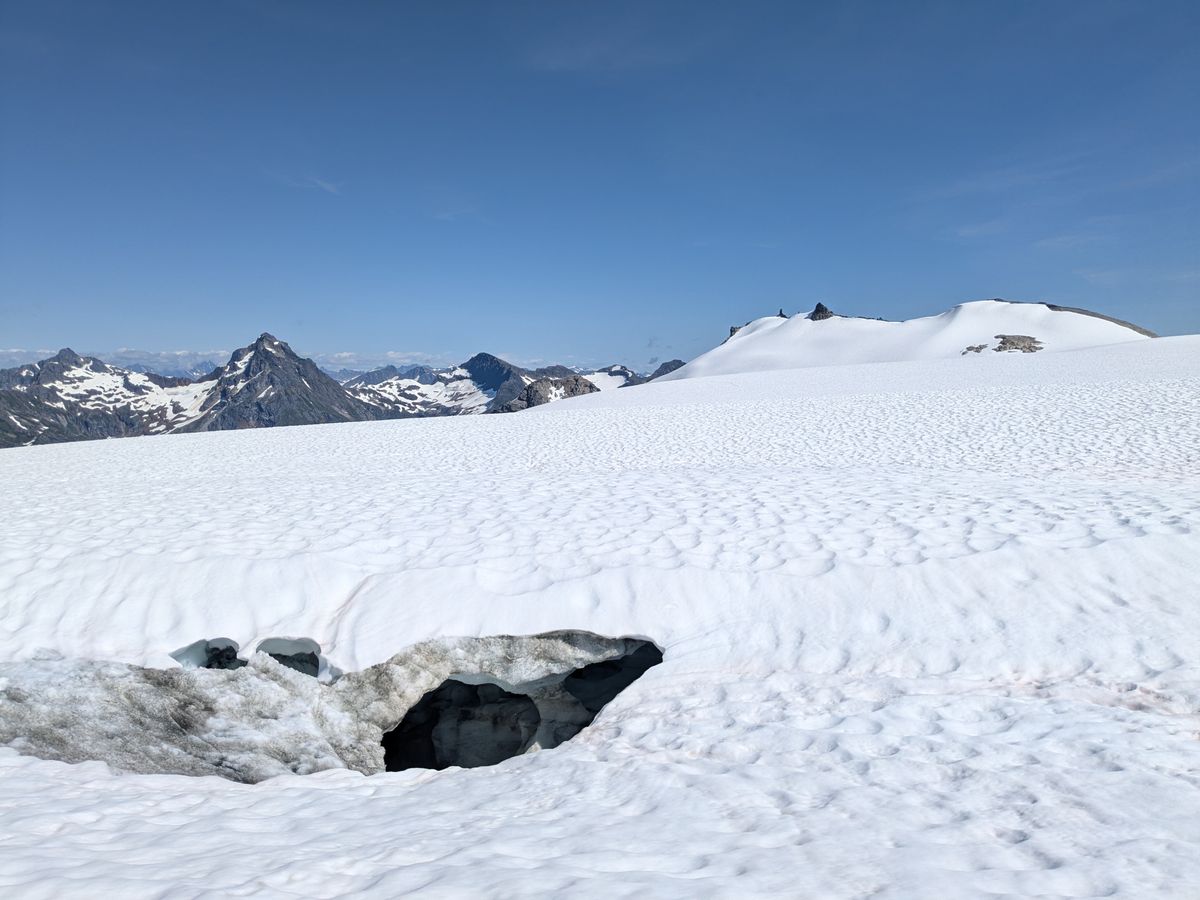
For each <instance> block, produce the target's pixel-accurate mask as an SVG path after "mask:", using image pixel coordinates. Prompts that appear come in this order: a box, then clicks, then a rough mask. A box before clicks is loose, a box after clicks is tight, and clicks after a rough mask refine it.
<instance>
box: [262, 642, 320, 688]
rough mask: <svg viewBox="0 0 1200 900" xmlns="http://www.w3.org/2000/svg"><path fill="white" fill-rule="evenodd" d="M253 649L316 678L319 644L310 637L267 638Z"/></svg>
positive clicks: (317, 673)
mask: <svg viewBox="0 0 1200 900" xmlns="http://www.w3.org/2000/svg"><path fill="white" fill-rule="evenodd" d="M254 649H255V652H257V653H265V654H267V656H269V657H271V659H273V660H275V662H277V663H279V664H280V665H282V666H287V667H288V668H289V669H295V670H296V671H297V672H301V673H303V674H304V675H311V676H312V677H313V678H316V677H317V676H318V675H319V674H320V672H321V645H320V644H318V643H317V642H316V641H314V640H312V639H311V638H267V639H266V640H263V641H260V642H259V645H258V646H257V647H255V648H254Z"/></svg>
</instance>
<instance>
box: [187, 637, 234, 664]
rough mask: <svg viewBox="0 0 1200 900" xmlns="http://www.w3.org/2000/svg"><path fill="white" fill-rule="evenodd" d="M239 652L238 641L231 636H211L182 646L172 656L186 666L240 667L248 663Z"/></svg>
mask: <svg viewBox="0 0 1200 900" xmlns="http://www.w3.org/2000/svg"><path fill="white" fill-rule="evenodd" d="M237 652H238V643H237V641H233V640H230V639H229V638H210V639H208V640H203V641H193V642H192V643H190V644H188V645H187V646H186V647H180V648H179V649H178V650H176V651H175V652H174V653H172V654H171V656H172V658H174V660H175V661H176V662H177V663H179V664H180V665H181V666H184V667H185V668H195V669H240V668H241V667H242V666H244V665H246V661H245V660H244V659H239V658H238V655H237Z"/></svg>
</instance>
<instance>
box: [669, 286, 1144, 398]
mask: <svg viewBox="0 0 1200 900" xmlns="http://www.w3.org/2000/svg"><path fill="white" fill-rule="evenodd" d="M1153 336H1154V335H1153V333H1152V332H1149V331H1147V330H1146V329H1144V328H1140V327H1138V326H1136V325H1132V324H1130V323H1128V322H1124V321H1122V320H1120V319H1114V318H1112V317H1110V316H1105V315H1103V314H1100V313H1093V312H1090V311H1088V310H1078V309H1072V308H1068V307H1062V306H1055V305H1053V304H1047V303H1022V302H1016V301H1008V300H976V301H972V302H969V303H962V304H959V305H957V306H955V307H953V308H951V309H949V310H947V311H945V312H943V313H939V314H937V315H934V316H926V317H922V318H917V319H908V320H905V321H900V322H895V321H888V320H884V319H868V318H862V317H857V316H843V315H840V314H837V313H835V312H833V311H831V310H830V309H828V308H827V307H826V306H825V305H824V304H820V303H819V304H817V306H816V307H815V308H814V309H813V310H812V312H810V313H808V314H807V315H804V316H793V317H791V318H788V317H786V316H783V315H775V316H766V317H763V318H761V319H754V320H752V321H750V322H748V323H746V324H745V325H744V326H733V327H731V329H730V334H729V337H728V338H726V340H725V341H724V342H723V343H722V344H721V345H719V346H717V347H715V348H713V349H712V350H710V351H708V352H707V353H704V354H701V355H700V356H699V357H697V358H696V359H694V360H692V361H691V362H690V363H688V364H687V365H686V366H684V367H682V368H680V369H678V370H676V371H675V372H673V373H670V374H668V375H666V376H664V379H663V380H679V379H683V378H697V377H704V376H709V375H730V374H736V373H739V372H756V371H771V370H776V369H795V368H810V367H816V366H831V365H847V364H852V363H870V362H900V361H904V360H919V359H939V358H946V357H953V356H964V355H965V356H975V355H978V354H980V353H983V352H984V351H985V350H986V351H993V352H998V353H1005V352H1010V351H1011V352H1022V353H1036V352H1039V351H1042V350H1046V351H1051V352H1053V351H1061V350H1079V349H1083V348H1085V347H1096V346H1103V345H1106V344H1115V343H1122V342H1125V341H1135V340H1145V339H1147V338H1149V337H1153Z"/></svg>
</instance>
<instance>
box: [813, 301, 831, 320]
mask: <svg viewBox="0 0 1200 900" xmlns="http://www.w3.org/2000/svg"><path fill="white" fill-rule="evenodd" d="M835 315H836V313H834V312H832V311H831V310H830V309H829V307H828V306H826V305H825V304H824V303H818V304H817V305H816V306H814V307H813V311H812V312H810V313H809V314H808V318H809V321H811V322H820V321H822V320H824V319H832V318H833V317H834V316H835Z"/></svg>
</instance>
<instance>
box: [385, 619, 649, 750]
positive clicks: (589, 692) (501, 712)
mask: <svg viewBox="0 0 1200 900" xmlns="http://www.w3.org/2000/svg"><path fill="white" fill-rule="evenodd" d="M662 659H663V654H662V651H661V650H660V649H659V648H658V647H656V646H655V645H654V644H652V643H650V642H648V641H646V642H642V643H640V644H639V645H638V646H637V648H636V649H635V650H633V651H632V652H630V653H628V654H626V655H625V656H622V657H618V658H617V659H610V660H605V661H603V662H598V663H592V664H591V665H587V666H583V667H581V668H579V669H576V670H574V671H573V672H570V673H569V674H568V675H566V676H565V677H564V678H563V679H562V680H561V681H559V682H557V683H551V684H544V683H543V684H540V685H539V686H538V687H537V688H536V690H531V694H532V696H531V695H527V694H520V693H514V692H511V691H508V690H505V689H504V688H502V687H500V686H499V685H497V684H492V683H490V682H483V683H470V684H468V683H466V682H463V681H459V680H457V679H453V678H451V679H448V680H446V681H444V682H442V684H441V685H439V686H438V687H437V688H435V689H434V690H432V691H430V692H429V693H427V694H425V696H424V697H422V698H421V699H420V700H419V701H418V702H417V704H416V705H415V706H413V707H412V708H411V709H410V710H409V711H408V713H407V714H406V715H405V716H404V719H403V720H402V721H401V722H400V723H399V724H398V725H397V726H396V727H395V728H393V729H392V730H391V731H388V732H385V733H384V735H383V749H384V768H385V769H386V770H387V771H389V772H398V771H402V770H404V769H445V768H447V767H449V766H461V767H463V768H474V767H477V766H490V765H495V764H496V763H499V762H503V761H504V760H506V759H509V758H510V757H513V756H518V755H520V754H522V753H525V752H526V751H528V750H530V749H533V748H535V746H536V748H537V749H543V750H547V749H550V748H551V747H556V746H558V745H559V744H561V743H563V742H564V741H568V740H570V739H571V738H573V737H574V736H575V735H577V734H579V732H581V731H582V730H583V729H584V728H586V727H587V726H588V725H590V724H591V723H592V721H593V720H594V719H595V718H596V715H597V713H599V712H600V710H601V709H603V708H604V706H605V705H606V704H608V703H609V702H610V701H611V700H612V699H613V698H614V697H616V696H617V695H618V694H619V693H621V691H623V690H625V688H627V687H629V685H631V684H632V683H633V682H634V681H636V680H637V679H638V678H640V677H641V676H642V674H643V673H645V671H646V670H647V669H649V668H651V667H652V666H656V665H658V664H659V663H660V662H662Z"/></svg>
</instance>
